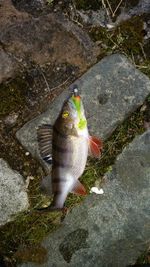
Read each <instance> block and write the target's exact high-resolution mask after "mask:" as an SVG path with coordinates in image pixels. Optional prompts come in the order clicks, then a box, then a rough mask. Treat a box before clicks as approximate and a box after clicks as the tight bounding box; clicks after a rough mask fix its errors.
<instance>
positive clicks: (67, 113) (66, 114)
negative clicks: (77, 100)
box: [62, 111, 69, 119]
mask: <svg viewBox="0 0 150 267" xmlns="http://www.w3.org/2000/svg"><path fill="white" fill-rule="evenodd" d="M68 116H69V112H68V111H64V112H63V114H62V118H63V119H66V118H68Z"/></svg>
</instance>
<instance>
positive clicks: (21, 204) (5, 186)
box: [0, 159, 29, 225]
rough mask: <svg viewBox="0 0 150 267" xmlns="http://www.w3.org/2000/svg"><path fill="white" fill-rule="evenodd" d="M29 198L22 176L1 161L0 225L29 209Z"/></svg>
mask: <svg viewBox="0 0 150 267" xmlns="http://www.w3.org/2000/svg"><path fill="white" fill-rule="evenodd" d="M28 206H29V202H28V196H27V193H26V192H25V185H24V182H23V178H22V176H21V175H20V174H19V173H18V172H17V171H14V170H12V169H11V168H10V167H9V166H8V165H7V163H6V162H5V161H4V160H3V159H0V225H3V224H5V223H7V222H9V221H11V220H13V217H12V216H13V215H15V214H17V213H19V212H21V211H24V210H26V209H27V208H28Z"/></svg>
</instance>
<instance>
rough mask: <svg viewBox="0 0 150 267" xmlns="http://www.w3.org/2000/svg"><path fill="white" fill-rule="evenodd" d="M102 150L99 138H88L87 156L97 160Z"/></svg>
mask: <svg viewBox="0 0 150 267" xmlns="http://www.w3.org/2000/svg"><path fill="white" fill-rule="evenodd" d="M102 149H103V143H102V140H101V139H100V138H97V137H96V136H90V137H89V154H90V156H92V157H95V158H99V157H100V156H101V151H102Z"/></svg>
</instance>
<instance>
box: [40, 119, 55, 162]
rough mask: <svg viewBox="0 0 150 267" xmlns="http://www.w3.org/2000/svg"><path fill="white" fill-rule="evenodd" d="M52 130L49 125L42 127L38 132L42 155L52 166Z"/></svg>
mask: <svg viewBox="0 0 150 267" xmlns="http://www.w3.org/2000/svg"><path fill="white" fill-rule="evenodd" d="M52 130H53V127H52V126H51V125H49V124H44V125H41V126H40V127H39V128H38V130H37V137H38V145H39V150H40V155H41V157H42V159H43V160H45V161H46V162H47V163H49V164H52Z"/></svg>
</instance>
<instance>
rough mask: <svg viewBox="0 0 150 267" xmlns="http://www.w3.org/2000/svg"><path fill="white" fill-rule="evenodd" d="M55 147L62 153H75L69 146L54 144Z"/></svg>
mask: <svg viewBox="0 0 150 267" xmlns="http://www.w3.org/2000/svg"><path fill="white" fill-rule="evenodd" d="M53 149H54V150H55V151H57V152H60V153H73V151H72V150H70V149H68V148H62V147H60V146H57V145H56V144H53Z"/></svg>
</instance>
